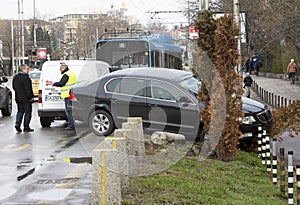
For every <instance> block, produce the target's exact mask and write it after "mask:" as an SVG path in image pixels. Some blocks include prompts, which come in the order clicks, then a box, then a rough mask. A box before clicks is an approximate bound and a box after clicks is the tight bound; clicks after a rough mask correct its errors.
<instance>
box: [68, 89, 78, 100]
mask: <svg viewBox="0 0 300 205" xmlns="http://www.w3.org/2000/svg"><path fill="white" fill-rule="evenodd" d="M69 100H71V101H77V98H76V97H75V95H74V93H72V91H70V92H69Z"/></svg>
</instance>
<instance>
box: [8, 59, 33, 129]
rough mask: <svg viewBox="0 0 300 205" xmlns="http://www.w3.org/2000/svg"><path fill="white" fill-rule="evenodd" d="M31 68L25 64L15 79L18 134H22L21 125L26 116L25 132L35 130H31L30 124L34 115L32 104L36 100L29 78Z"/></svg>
mask: <svg viewBox="0 0 300 205" xmlns="http://www.w3.org/2000/svg"><path fill="white" fill-rule="evenodd" d="M28 73H29V67H28V66H27V65H26V64H24V65H22V66H21V72H19V73H18V74H17V75H16V76H15V77H14V78H13V82H12V84H13V89H14V90H15V100H16V103H17V109H18V111H17V116H16V123H15V129H16V130H17V132H18V133H20V132H22V130H21V123H22V120H23V116H24V129H23V131H24V132H33V131H34V130H33V129H32V128H30V126H29V124H30V121H31V113H32V102H33V100H34V95H33V91H32V83H31V80H30V78H29V75H28Z"/></svg>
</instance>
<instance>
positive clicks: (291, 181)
mask: <svg viewBox="0 0 300 205" xmlns="http://www.w3.org/2000/svg"><path fill="white" fill-rule="evenodd" d="M288 204H289V205H293V204H294V166H293V151H289V152H288Z"/></svg>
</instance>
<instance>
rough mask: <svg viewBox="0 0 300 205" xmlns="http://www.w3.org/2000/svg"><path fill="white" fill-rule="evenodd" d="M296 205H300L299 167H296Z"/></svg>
mask: <svg viewBox="0 0 300 205" xmlns="http://www.w3.org/2000/svg"><path fill="white" fill-rule="evenodd" d="M296 180H297V184H296V187H297V205H300V165H296Z"/></svg>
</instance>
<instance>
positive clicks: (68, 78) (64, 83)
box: [53, 63, 76, 130]
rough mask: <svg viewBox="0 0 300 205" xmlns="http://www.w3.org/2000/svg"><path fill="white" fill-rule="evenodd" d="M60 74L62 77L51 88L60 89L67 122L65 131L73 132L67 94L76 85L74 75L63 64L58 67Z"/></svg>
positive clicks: (72, 121)
mask: <svg viewBox="0 0 300 205" xmlns="http://www.w3.org/2000/svg"><path fill="white" fill-rule="evenodd" d="M60 72H61V74H62V77H61V79H60V81H59V82H55V83H53V86H57V87H60V97H61V98H62V99H64V102H65V113H66V116H67V120H68V126H67V127H66V128H65V129H66V130H75V123H74V119H73V115H72V101H71V100H70V99H69V92H70V89H71V87H72V86H73V85H74V84H75V83H76V75H75V74H74V73H73V72H72V71H71V70H69V68H68V66H67V65H66V64H64V63H61V65H60Z"/></svg>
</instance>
